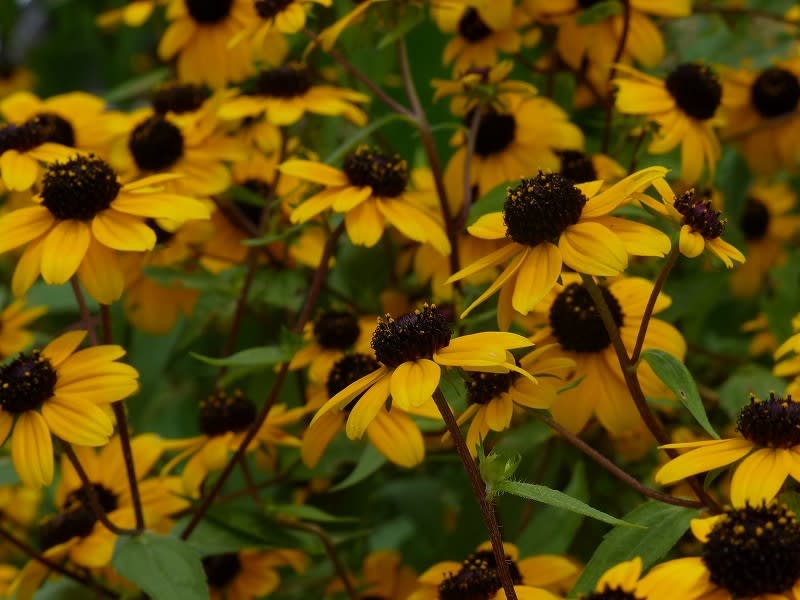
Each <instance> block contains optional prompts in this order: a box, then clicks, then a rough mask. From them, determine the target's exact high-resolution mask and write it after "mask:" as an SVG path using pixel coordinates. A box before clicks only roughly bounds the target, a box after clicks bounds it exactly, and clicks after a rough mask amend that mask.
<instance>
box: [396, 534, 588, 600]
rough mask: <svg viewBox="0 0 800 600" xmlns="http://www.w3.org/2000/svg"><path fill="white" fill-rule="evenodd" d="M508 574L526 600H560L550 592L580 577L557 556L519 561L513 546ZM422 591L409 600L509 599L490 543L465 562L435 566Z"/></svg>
mask: <svg viewBox="0 0 800 600" xmlns="http://www.w3.org/2000/svg"><path fill="white" fill-rule="evenodd" d="M503 548H504V549H505V553H506V561H507V562H508V570H509V571H510V573H511V579H512V581H513V582H514V591H515V592H517V595H518V597H519V598H521V599H522V598H524V599H525V600H560V597H559V596H556V595H555V594H553V593H551V592H549V591H547V590H548V589H552V588H554V587H559V584H562V583H563V582H564V581H565V580H566V581H570V580H572V579H574V578H575V577H576V576H577V574H578V567H577V566H576V565H575V564H574V563H573V562H572V561H570V560H568V559H566V558H564V557H561V556H558V555H555V554H541V555H539V556H531V557H528V558H523V559H520V558H519V550H518V549H517V547H516V546H515V545H514V544H509V543H504V544H503ZM418 581H419V588H418V589H417V591H416V592H414V593H413V594H411V595H410V596H409V597H408V600H439V599H440V598H451V597H452V598H472V597H475V598H486V600H504V599H505V598H506V595H505V592H503V588H502V585H501V583H500V577H499V575H498V574H497V563H496V562H495V558H494V552H492V546H491V544H490V543H489V542H485V543H483V544H481V545H480V546H478V548H477V549H476V550H475V552H473V553H472V554H470V555H469V556H468V557H467V559H466V560H464V561H463V562H460V563H459V562H456V561H444V562H440V563H437V564H435V565H433V566H432V567H431V568H429V569H428V570H427V571H425V572H424V573H423V574H422V575H420V576H419V579H418Z"/></svg>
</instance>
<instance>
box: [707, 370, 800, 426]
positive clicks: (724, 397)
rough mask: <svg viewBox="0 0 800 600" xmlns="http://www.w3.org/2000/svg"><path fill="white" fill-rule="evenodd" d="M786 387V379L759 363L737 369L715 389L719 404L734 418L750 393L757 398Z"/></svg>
mask: <svg viewBox="0 0 800 600" xmlns="http://www.w3.org/2000/svg"><path fill="white" fill-rule="evenodd" d="M784 389H786V381H784V380H783V379H781V378H780V377H778V376H776V375H773V374H772V371H770V370H769V369H767V368H765V367H761V366H759V365H747V366H745V367H743V368H741V369H739V370H737V371H736V372H735V373H734V374H733V375H731V376H730V377H729V378H728V380H727V381H726V382H725V383H724V384H722V386H721V387H720V388H719V390H717V392H718V393H719V399H720V400H719V405H720V406H721V407H722V409H723V410H724V411H725V412H726V413H727V415H728V416H729V417H730V418H732V419H735V418H736V417H737V416H738V414H739V411H740V410H741V409H742V407H744V406H746V405H747V404H748V402H749V400H750V394H755V395H756V396H758V397H759V398H765V397H768V395H769V393H770V392H780V391H783V390H784Z"/></svg>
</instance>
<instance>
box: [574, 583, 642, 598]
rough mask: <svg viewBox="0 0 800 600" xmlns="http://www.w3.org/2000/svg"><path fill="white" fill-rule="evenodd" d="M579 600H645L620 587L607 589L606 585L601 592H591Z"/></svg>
mask: <svg viewBox="0 0 800 600" xmlns="http://www.w3.org/2000/svg"><path fill="white" fill-rule="evenodd" d="M581 600H645V598H640V597H639V596H637V595H635V594H633V593H632V592H627V591H625V590H623V589H622V588H621V587H613V588H612V587H609V586H608V585H606V586H605V588H603V590H602V591H599V592H592V593H591V594H589V595H588V596H582V597H581Z"/></svg>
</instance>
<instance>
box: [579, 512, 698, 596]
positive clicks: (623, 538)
mask: <svg viewBox="0 0 800 600" xmlns="http://www.w3.org/2000/svg"><path fill="white" fill-rule="evenodd" d="M698 512H699V511H697V510H696V509H691V508H684V507H682V506H673V505H672V504H663V503H661V502H657V501H655V500H648V501H647V502H645V503H644V504H642V505H641V506H637V507H636V508H635V509H633V510H632V511H631V512H629V513H628V514H627V515H625V521H627V522H628V523H634V524H636V525H640V526H642V528H631V527H615V528H614V529H612V530H611V531H609V532H608V533H607V534H606V535H605V536H604V538H603V541H602V543H601V544H600V545H599V546H598V547H597V549H596V550H595V552H594V555H592V558H591V559H590V560H589V563H588V564H587V565H586V568H585V569H584V570H583V573H582V574H581V576H580V578H579V579H578V582H577V583H576V584H575V587H574V588H573V590H572V592H571V593H570V597H575V596H578V595H581V594H589V593H590V592H591V591H592V590H593V589H594V586H595V584H596V583H597V580H598V579H600V577H601V576H602V575H603V573H605V572H606V571H607V570H608V569H610V568H611V567H613V566H614V565H616V564H618V563H621V562H623V561H626V560H631V559H633V558H635V557H637V556H640V557H641V558H642V562H643V563H644V568H645V569H647V568H648V567H649V566H651V565H653V564H654V563H655V562H656V561H658V560H659V559H660V558H661V557H663V556H664V555H665V554H666V553H667V552H669V550H670V549H671V548H672V547H673V546H674V545H675V544H676V543H677V542H678V540H679V539H681V537H682V536H683V534H684V533H685V532H686V530H687V529H688V528H689V521H691V520H692V519H693V518H695V517H696V516H697V514H698Z"/></svg>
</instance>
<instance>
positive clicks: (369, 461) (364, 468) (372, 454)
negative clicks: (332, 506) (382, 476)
mask: <svg viewBox="0 0 800 600" xmlns="http://www.w3.org/2000/svg"><path fill="white" fill-rule="evenodd" d="M385 462H386V457H385V456H383V454H381V453H380V452H378V449H377V448H375V446H373V445H372V444H367V445H366V446H365V447H364V452H363V453H362V454H361V458H359V459H358V463H357V464H356V468H355V469H353V472H352V473H350V475H348V476H347V477H345V478H344V479H343V480H342V481H340V482H339V483H337V484H336V485H335V486H333V487H332V488H331V489H330V490H329V491H331V492H339V491H341V490H345V489H347V488H349V487H353V486H354V485H356V484H357V483H361V482H362V481H364V480H365V479H366V478H367V477H369V476H370V475H372V474H373V473H374V472H375V471H377V470H378V469H380V468H381V467H382V466H383V465H384V463H385Z"/></svg>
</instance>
